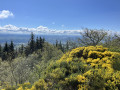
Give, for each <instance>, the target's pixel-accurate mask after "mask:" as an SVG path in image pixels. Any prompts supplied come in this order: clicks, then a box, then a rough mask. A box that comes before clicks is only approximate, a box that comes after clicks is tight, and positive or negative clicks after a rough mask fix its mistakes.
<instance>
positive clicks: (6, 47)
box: [3, 42, 9, 53]
mask: <svg viewBox="0 0 120 90" xmlns="http://www.w3.org/2000/svg"><path fill="white" fill-rule="evenodd" d="M8 51H9V47H8V43H7V42H6V43H5V46H4V48H3V52H7V53H8Z"/></svg>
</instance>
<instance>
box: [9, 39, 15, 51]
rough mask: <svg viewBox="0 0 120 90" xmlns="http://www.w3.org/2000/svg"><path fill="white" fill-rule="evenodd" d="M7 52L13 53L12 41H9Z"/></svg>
mask: <svg viewBox="0 0 120 90" xmlns="http://www.w3.org/2000/svg"><path fill="white" fill-rule="evenodd" d="M9 52H10V53H11V52H14V44H13V41H11V43H10V45H9Z"/></svg>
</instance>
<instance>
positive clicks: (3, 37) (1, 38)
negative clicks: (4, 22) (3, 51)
mask: <svg viewBox="0 0 120 90" xmlns="http://www.w3.org/2000/svg"><path fill="white" fill-rule="evenodd" d="M37 36H38V37H40V36H41V37H44V38H45V40H46V41H47V42H49V43H55V42H56V40H58V41H61V42H62V43H65V42H66V41H67V40H71V41H77V39H78V38H79V37H80V35H43V34H42V35H35V38H36V37H37ZM29 39H30V34H0V44H2V45H3V44H4V43H5V42H6V41H7V42H8V43H9V42H10V41H11V40H12V41H13V42H14V43H15V45H17V44H26V43H27V42H28V41H29Z"/></svg>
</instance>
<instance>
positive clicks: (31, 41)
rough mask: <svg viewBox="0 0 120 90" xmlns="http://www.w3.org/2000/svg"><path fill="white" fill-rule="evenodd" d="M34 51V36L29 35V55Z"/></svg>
mask: <svg viewBox="0 0 120 90" xmlns="http://www.w3.org/2000/svg"><path fill="white" fill-rule="evenodd" d="M34 51H35V40H34V34H33V33H31V38H30V53H33V52H34Z"/></svg>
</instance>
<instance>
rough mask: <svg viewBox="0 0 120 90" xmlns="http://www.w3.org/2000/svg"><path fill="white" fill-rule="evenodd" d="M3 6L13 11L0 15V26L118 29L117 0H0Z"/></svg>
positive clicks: (119, 11)
mask: <svg viewBox="0 0 120 90" xmlns="http://www.w3.org/2000/svg"><path fill="white" fill-rule="evenodd" d="M3 10H9V11H10V12H11V13H12V14H13V15H11V16H9V17H7V18H4V19H0V26H4V25H8V24H11V25H15V26H17V27H27V28H36V27H38V26H44V27H47V28H49V29H57V30H78V29H81V28H86V27H87V28H90V29H105V30H108V29H109V30H115V31H119V30H120V0H0V11H3Z"/></svg>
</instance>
